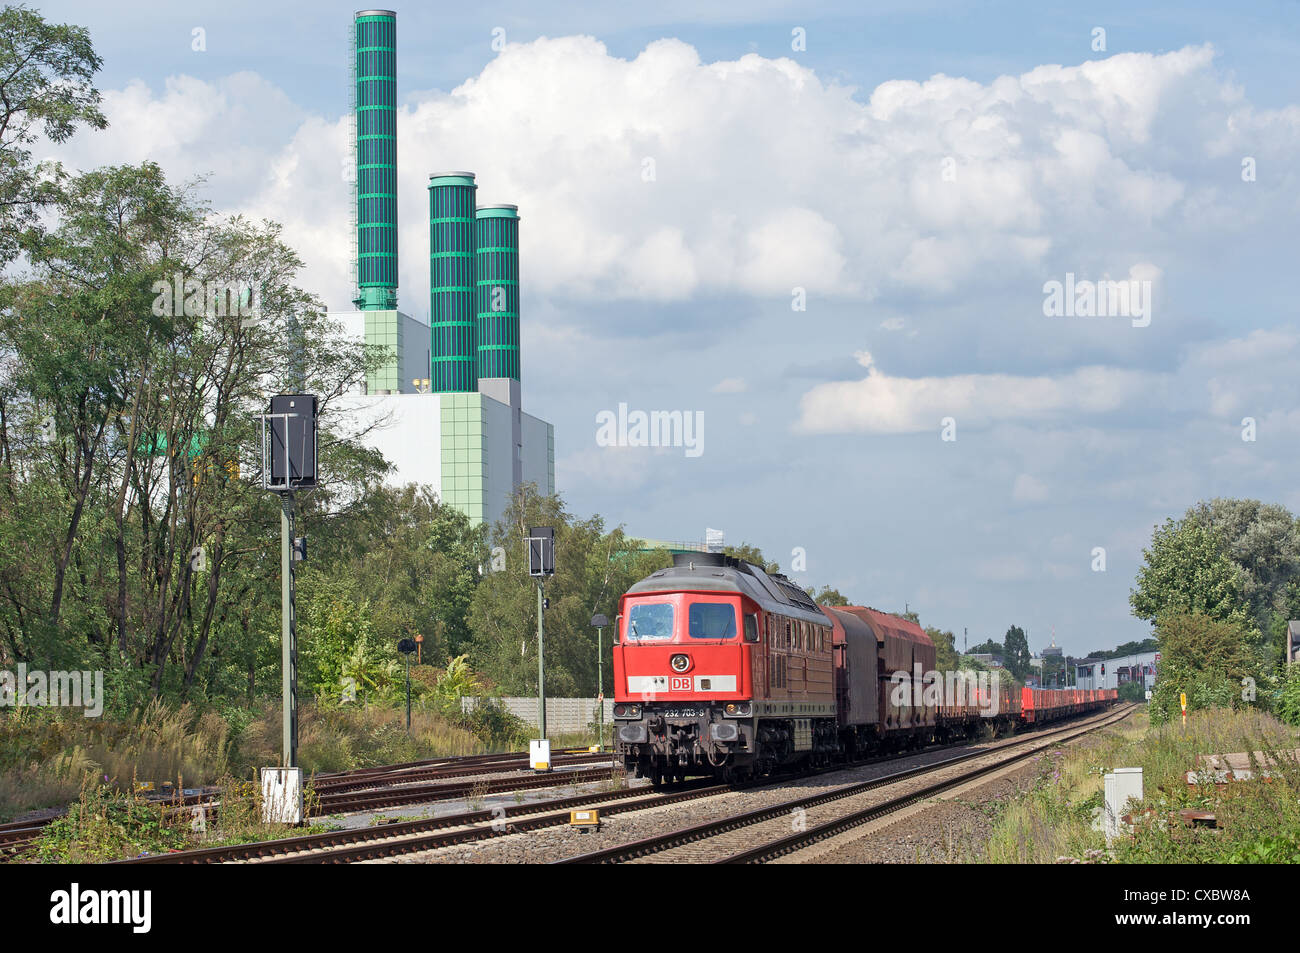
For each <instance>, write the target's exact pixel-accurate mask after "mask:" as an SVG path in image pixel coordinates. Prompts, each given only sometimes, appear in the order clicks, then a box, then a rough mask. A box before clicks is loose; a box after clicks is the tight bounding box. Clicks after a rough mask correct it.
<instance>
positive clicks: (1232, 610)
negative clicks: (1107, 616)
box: [1129, 519, 1250, 625]
mask: <svg viewBox="0 0 1300 953" xmlns="http://www.w3.org/2000/svg"><path fill="white" fill-rule="evenodd" d="M1142 555H1143V559H1144V563H1143V565H1142V566H1141V568H1139V569H1138V579H1137V583H1138V585H1137V588H1136V589H1134V590H1132V592H1131V593H1130V595H1129V603H1130V605H1132V607H1133V614H1134V615H1135V616H1137V617H1138V618H1139V619H1145V620H1147V621H1148V622H1152V623H1154V622H1155V621H1156V619H1157V618H1158V617H1160V616H1161V615H1163V614H1165V613H1168V612H1177V611H1181V612H1187V613H1201V614H1204V615H1207V616H1209V617H1210V618H1212V619H1217V620H1219V621H1222V622H1226V623H1229V624H1231V625H1243V624H1245V623H1246V620H1247V619H1248V618H1249V615H1250V613H1249V607H1248V604H1247V602H1246V600H1245V598H1244V597H1243V595H1242V582H1241V573H1240V570H1239V569H1238V568H1237V566H1235V565H1234V564H1233V562H1232V560H1231V559H1229V558H1228V556H1227V554H1226V553H1225V552H1224V547H1223V541H1222V540H1221V539H1220V538H1219V537H1218V535H1217V534H1216V533H1215V532H1214V531H1213V530H1211V529H1210V528H1208V527H1207V526H1205V525H1204V524H1202V523H1200V522H1197V521H1195V520H1183V521H1181V522H1178V523H1175V522H1174V521H1173V520H1172V519H1168V520H1165V523H1164V526H1162V527H1156V528H1155V530H1154V531H1153V533H1152V537H1151V547H1150V548H1149V549H1144V550H1143V551H1142Z"/></svg>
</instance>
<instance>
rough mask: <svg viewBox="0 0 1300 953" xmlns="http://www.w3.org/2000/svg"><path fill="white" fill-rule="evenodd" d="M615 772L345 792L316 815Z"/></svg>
mask: <svg viewBox="0 0 1300 953" xmlns="http://www.w3.org/2000/svg"><path fill="white" fill-rule="evenodd" d="M613 770H614V762H613V761H612V760H611V761H610V762H609V766H608V767H605V768H591V769H585V770H575V771H551V772H549V773H547V774H540V775H537V776H534V777H529V776H523V777H518V776H516V777H504V778H496V779H491V778H481V779H479V780H476V781H459V782H455V783H452V784H416V785H411V786H410V787H392V788H388V789H387V790H383V791H377V792H362V793H356V792H351V791H343V792H341V793H338V794H330V793H326V794H323V795H320V796H319V798H318V800H317V802H316V806H315V809H314V811H313V816H314V817H321V816H324V815H329V814H343V813H347V812H350V811H370V810H375V809H377V808H383V807H397V806H399V805H404V804H423V803H425V802H428V801H448V800H452V799H453V798H461V797H471V796H475V795H486V794H499V793H501V792H502V791H527V790H532V789H534V788H553V787H559V786H561V785H565V784H582V783H585V782H587V781H601V780H605V779H607V778H609V777H611V776H612V773H613Z"/></svg>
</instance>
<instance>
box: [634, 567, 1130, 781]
mask: <svg viewBox="0 0 1300 953" xmlns="http://www.w3.org/2000/svg"><path fill="white" fill-rule="evenodd" d="M619 609H620V611H619V617H618V620H617V623H616V631H617V641H616V643H615V645H614V647H613V654H614V684H615V689H614V692H615V693H614V722H615V743H616V745H617V751H618V755H619V757H620V758H621V760H622V762H623V765H624V767H625V768H626V770H627V771H628V772H629V773H631V774H635V775H637V776H639V777H648V778H651V779H652V780H653V782H654V783H655V784H656V785H657V784H661V783H663V782H664V781H665V780H674V779H675V780H681V779H683V778H685V777H686V776H687V775H695V774H712V775H715V776H717V777H719V778H722V779H733V778H742V777H745V776H748V775H758V774H767V773H770V772H771V771H773V770H775V769H778V768H781V767H783V766H791V765H794V764H798V763H806V764H811V765H818V764H826V763H831V762H834V761H839V760H844V759H846V758H854V757H861V756H863V755H866V754H868V753H871V752H877V751H891V750H903V749H907V748H915V747H920V746H923V745H926V744H930V743H934V742H942V741H953V740H958V739H960V738H965V737H971V736H973V735H974V734H976V733H977V732H978V731H979V730H981V729H982V728H983V727H984V726H992V727H993V728H994V730H997V731H1003V730H1008V729H1012V728H1014V727H1015V726H1018V725H1031V724H1037V723H1041V722H1045V721H1052V720H1055V719H1058V718H1065V717H1069V716H1072V715H1076V714H1081V713H1083V712H1088V711H1094V710H1097V709H1100V708H1104V707H1107V706H1109V705H1112V704H1114V702H1115V696H1116V692H1115V691H1114V690H1100V689H1098V690H1089V689H1062V690H1056V691H1044V690H1040V689H1031V688H1024V689H1013V688H1011V687H1009V686H1008V685H1006V684H999V681H1001V682H1003V683H1005V682H1008V681H1009V680H1007V679H1001V680H999V679H996V678H994V677H992V676H991V675H990V674H989V673H982V674H981V675H974V674H972V673H938V672H936V671H935V648H934V643H933V642H932V641H931V639H930V637H929V636H927V635H926V634H925V631H924V630H923V629H922V628H921V627H920V626H918V625H917V624H916V623H914V622H911V621H909V620H907V619H903V618H900V617H898V616H893V615H889V614H887V613H884V612H878V611H876V610H874V609H869V608H865V607H862V606H842V607H822V606H819V605H817V604H816V603H815V602H814V601H813V600H812V599H811V598H810V597H809V596H808V594H807V593H806V592H804V591H803V590H802V589H801V588H799V586H797V585H795V584H794V583H793V582H791V581H790V580H789V579H787V578H786V577H785V576H782V575H779V574H777V575H774V574H768V573H766V572H764V571H763V569H762V568H760V567H758V566H755V565H752V564H750V563H746V562H742V561H740V560H737V559H734V558H732V557H729V556H724V555H721V554H714V553H686V554H679V555H677V556H675V557H674V560H673V565H672V566H671V567H670V568H667V569H661V570H659V571H658V572H656V573H653V574H651V575H650V576H647V577H646V578H645V579H643V580H641V581H640V582H638V583H636V584H635V585H634V586H632V588H631V589H629V590H628V592H627V593H626V594H625V595H624V596H623V598H622V601H621V602H620V606H619Z"/></svg>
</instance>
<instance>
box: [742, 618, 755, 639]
mask: <svg viewBox="0 0 1300 953" xmlns="http://www.w3.org/2000/svg"><path fill="white" fill-rule="evenodd" d="M745 641H746V642H757V641H758V616H756V615H747V616H745Z"/></svg>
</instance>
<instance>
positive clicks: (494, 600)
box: [468, 484, 671, 696]
mask: <svg viewBox="0 0 1300 953" xmlns="http://www.w3.org/2000/svg"><path fill="white" fill-rule="evenodd" d="M532 526H551V527H553V528H554V529H555V566H556V570H555V575H553V576H551V577H549V578H548V579H547V580H546V598H547V599H549V600H550V608H549V609H548V610H546V679H547V695H556V696H565V695H569V696H584V695H594V694H595V693H596V630H595V629H593V628H592V627H591V619H592V617H593V616H594V615H596V614H597V613H599V614H602V615H605V616H607V617H608V618H609V619H611V620H612V619H614V618H615V617H616V616H617V614H618V603H619V599H620V598H621V597H622V595H623V594H624V593H625V592H626V591H627V590H628V588H629V587H631V585H632V584H633V583H635V582H637V581H638V580H640V579H643V578H644V577H646V576H648V575H649V574H650V573H652V572H654V571H655V570H657V569H662V568H664V567H665V566H667V565H669V564H670V563H671V556H670V555H669V554H668V553H666V552H662V551H654V552H642V551H640V550H639V549H638V548H636V547H635V546H634V545H633V543H634V542H635V541H633V540H631V539H628V538H627V537H626V536H625V534H624V532H623V529H622V527H619V528H616V529H614V530H612V531H608V532H607V531H606V530H605V525H604V521H603V520H602V519H601V518H600V517H599V516H593V517H590V518H588V519H578V518H576V517H574V516H573V515H572V514H570V513H569V512H568V511H567V510H566V509H565V506H564V501H563V500H562V499H561V498H560V497H559V496H558V495H556V496H542V495H540V494H539V493H538V492H537V488H536V487H535V486H533V485H532V484H527V485H525V486H523V487H521V488H520V490H519V491H518V493H516V495H515V497H514V499H513V500H512V502H511V504H510V506H509V508H508V509H507V511H506V513H505V515H504V516H503V517H502V519H501V520H500V521H499V522H498V523H497V524H496V526H494V527H493V528H492V536H491V544H492V545H493V546H497V547H500V548H501V549H502V550H503V551H504V554H505V569H503V570H500V571H497V572H492V573H490V574H487V575H485V576H484V577H483V580H482V582H480V583H479V585H478V588H477V589H476V590H475V592H474V596H473V599H472V600H471V605H470V611H469V626H470V630H471V631H472V632H473V633H474V635H473V641H472V642H471V644H470V646H469V648H468V654H469V659H470V662H471V663H472V664H473V666H474V668H475V669H476V670H477V671H479V672H481V673H482V674H483V675H484V676H486V677H487V678H488V679H489V680H491V682H492V683H494V686H495V687H497V688H499V689H501V690H502V691H504V692H507V693H511V694H517V695H530V694H535V693H536V691H537V585H536V582H535V581H534V580H533V579H532V578H531V577H530V576H529V575H528V558H527V552H526V548H525V542H524V540H525V537H526V533H527V530H528V528H529V527H532ZM608 635H609V633H608V632H607V633H606V636H608ZM610 645H611V639H610V638H608V637H607V638H606V640H605V643H604V646H603V649H604V652H605V653H606V655H605V659H604V667H605V671H606V673H608V672H609V670H610V668H609V666H610V659H609V655H608V653H609V652H610Z"/></svg>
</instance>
